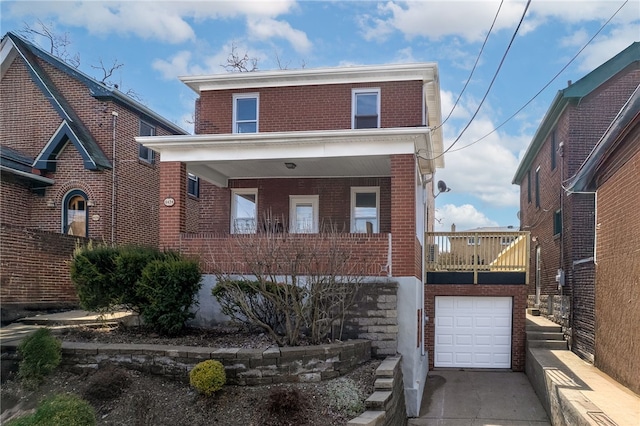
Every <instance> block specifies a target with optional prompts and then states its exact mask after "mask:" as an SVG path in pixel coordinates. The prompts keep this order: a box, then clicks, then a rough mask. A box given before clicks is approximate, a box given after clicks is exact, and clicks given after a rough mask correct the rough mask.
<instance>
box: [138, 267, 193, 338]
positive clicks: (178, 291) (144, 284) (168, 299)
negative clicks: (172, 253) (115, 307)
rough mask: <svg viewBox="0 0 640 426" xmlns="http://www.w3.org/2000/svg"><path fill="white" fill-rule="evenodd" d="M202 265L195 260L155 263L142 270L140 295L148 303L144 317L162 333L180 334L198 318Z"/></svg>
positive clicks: (146, 321) (143, 308)
mask: <svg viewBox="0 0 640 426" xmlns="http://www.w3.org/2000/svg"><path fill="white" fill-rule="evenodd" d="M200 279H201V273H200V267H199V266H198V263H196V262H195V261H191V260H164V261H162V260H154V261H152V262H151V263H149V264H148V265H147V266H146V267H145V268H144V269H143V270H142V277H141V278H140V283H139V285H138V292H137V295H138V297H140V298H141V299H143V300H144V303H143V304H142V305H141V307H140V314H141V315H142V318H143V319H144V321H145V323H146V324H149V325H150V326H151V327H153V328H155V329H156V330H157V331H158V332H159V333H161V334H166V335H176V334H178V333H179V332H180V331H182V329H183V328H184V325H185V322H186V321H187V320H188V319H190V318H193V317H194V314H193V312H191V310H190V309H191V306H193V305H195V304H196V303H197V297H196V296H197V295H198V290H200V287H201V286H202V283H201V281H200Z"/></svg>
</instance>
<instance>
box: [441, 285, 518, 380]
mask: <svg viewBox="0 0 640 426" xmlns="http://www.w3.org/2000/svg"><path fill="white" fill-rule="evenodd" d="M435 306H436V314H435V326H436V332H435V354H434V358H433V364H434V366H435V367H470V368H511V318H512V315H511V311H512V300H511V298H510V297H480V296H436V304H435Z"/></svg>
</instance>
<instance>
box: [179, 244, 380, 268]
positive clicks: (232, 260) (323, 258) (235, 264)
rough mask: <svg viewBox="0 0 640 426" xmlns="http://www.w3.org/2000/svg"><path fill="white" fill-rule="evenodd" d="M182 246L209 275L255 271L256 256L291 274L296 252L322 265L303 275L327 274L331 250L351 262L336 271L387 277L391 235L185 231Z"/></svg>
mask: <svg viewBox="0 0 640 426" xmlns="http://www.w3.org/2000/svg"><path fill="white" fill-rule="evenodd" d="M179 247H180V251H181V252H182V253H184V254H185V255H187V256H190V255H192V256H197V257H198V258H199V259H200V262H201V266H202V272H203V273H205V274H213V273H216V272H225V273H252V272H254V270H253V269H252V268H250V267H248V266H247V265H248V263H247V262H251V261H255V260H256V259H260V260H261V261H263V262H265V263H269V264H270V265H271V264H273V267H274V268H279V269H278V270H277V272H274V275H281V274H287V273H290V270H289V269H288V267H289V266H288V265H290V264H293V263H296V262H292V260H293V259H294V258H295V255H296V254H304V255H305V256H304V257H303V258H300V259H298V262H299V263H301V264H302V265H309V264H313V265H319V266H318V268H317V269H314V270H312V271H309V270H301V271H299V273H300V274H302V275H306V274H308V273H310V272H321V273H326V270H327V269H326V268H327V261H328V259H329V255H328V253H330V252H331V253H333V254H336V253H337V252H339V253H341V254H342V255H344V256H347V258H348V261H347V263H346V267H345V268H344V269H342V268H341V269H336V271H341V272H344V275H366V276H387V272H386V264H387V259H388V247H389V246H388V235H387V234H252V235H220V234H182V235H181V236H180V241H179ZM262 253H264V254H262ZM274 260H277V261H276V262H273V261H274ZM270 262H272V263H270ZM323 266H324V268H323ZM339 275H342V273H340V274H339Z"/></svg>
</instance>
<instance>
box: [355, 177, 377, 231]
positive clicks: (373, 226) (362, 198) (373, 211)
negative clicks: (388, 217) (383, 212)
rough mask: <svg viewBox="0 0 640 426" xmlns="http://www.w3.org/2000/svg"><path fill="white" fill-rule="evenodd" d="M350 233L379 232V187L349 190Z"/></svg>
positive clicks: (359, 187)
mask: <svg viewBox="0 0 640 426" xmlns="http://www.w3.org/2000/svg"><path fill="white" fill-rule="evenodd" d="M351 232H362V233H378V232H380V187H377V186H367V187H363V186H354V187H352V188H351Z"/></svg>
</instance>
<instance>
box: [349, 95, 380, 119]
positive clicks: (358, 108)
mask: <svg viewBox="0 0 640 426" xmlns="http://www.w3.org/2000/svg"><path fill="white" fill-rule="evenodd" d="M352 95H353V99H352V101H351V102H352V107H351V109H352V117H351V127H352V128H354V129H375V128H378V127H380V89H354V90H353V92H352Z"/></svg>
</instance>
